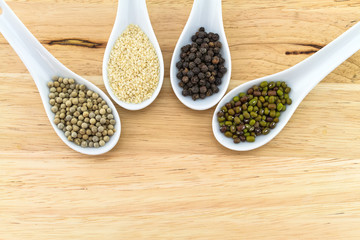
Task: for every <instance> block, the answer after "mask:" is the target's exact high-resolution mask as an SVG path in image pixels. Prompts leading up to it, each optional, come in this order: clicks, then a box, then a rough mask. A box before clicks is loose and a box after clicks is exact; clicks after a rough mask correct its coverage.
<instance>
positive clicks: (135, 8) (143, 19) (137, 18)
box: [102, 0, 164, 110]
mask: <svg viewBox="0 0 360 240" xmlns="http://www.w3.org/2000/svg"><path fill="white" fill-rule="evenodd" d="M130 24H135V25H138V26H139V27H140V28H141V30H142V31H143V32H144V33H145V34H146V35H147V36H148V38H149V40H150V42H151V43H152V45H153V46H154V48H155V51H156V54H157V56H158V59H159V64H160V74H159V83H158V86H157V88H156V89H155V91H154V93H153V95H152V96H151V97H150V98H149V99H147V100H145V101H143V102H141V103H137V104H134V103H127V102H124V101H121V100H120V99H119V98H117V97H116V96H115V94H114V93H113V90H112V89H111V87H110V84H109V79H108V72H107V66H108V63H109V58H110V53H111V50H112V48H113V46H114V44H115V42H116V40H117V39H118V38H119V36H120V35H121V34H122V33H123V31H124V30H125V29H126V28H127V26H129V25H130ZM102 70H103V79H104V84H105V87H106V90H107V91H108V93H109V94H110V96H111V98H112V99H113V100H114V101H115V102H116V103H117V104H119V105H120V106H121V107H123V108H125V109H128V110H140V109H143V108H145V107H147V106H149V105H150V104H151V103H152V102H153V101H154V100H155V99H156V97H157V96H158V95H159V93H160V90H161V87H162V84H163V81H164V60H163V56H162V53H161V49H160V46H159V43H158V41H157V39H156V36H155V33H154V30H153V28H152V25H151V21H150V18H149V14H148V11H147V8H146V0H119V2H118V10H117V15H116V19H115V24H114V27H113V30H112V32H111V35H110V38H109V41H108V44H107V46H106V49H105V54H104V59H103V69H102Z"/></svg>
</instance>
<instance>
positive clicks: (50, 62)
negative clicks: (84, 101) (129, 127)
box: [0, 0, 121, 155]
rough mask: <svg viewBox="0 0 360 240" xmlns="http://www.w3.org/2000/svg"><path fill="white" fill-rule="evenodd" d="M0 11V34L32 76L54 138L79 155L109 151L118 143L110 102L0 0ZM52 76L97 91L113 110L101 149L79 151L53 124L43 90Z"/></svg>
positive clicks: (78, 147)
mask: <svg viewBox="0 0 360 240" xmlns="http://www.w3.org/2000/svg"><path fill="white" fill-rule="evenodd" d="M0 8H1V9H2V14H1V15H0V32H1V33H2V34H3V35H4V37H5V38H6V40H7V41H8V42H9V43H10V45H11V46H12V47H13V49H14V50H15V51H16V53H17V54H18V55H19V57H20V58H21V60H22V61H23V63H24V64H25V66H26V67H27V69H28V70H29V72H30V74H31V76H32V77H33V79H34V81H35V83H36V86H37V88H38V90H39V93H40V96H41V100H42V102H43V104H44V107H45V111H46V114H47V116H48V118H49V120H50V123H51V125H52V126H53V128H54V130H55V132H56V133H57V135H58V136H59V137H60V138H61V140H63V142H64V143H65V144H66V145H68V146H69V147H70V148H72V149H74V150H75V151H77V152H80V153H83V154H88V155H98V154H103V153H106V152H108V151H110V150H111V149H112V148H113V147H114V146H115V145H116V143H117V142H118V140H119V137H120V132H121V123H120V118H119V114H118V113H117V111H116V108H115V106H114V104H113V103H112V102H111V100H110V99H109V98H108V97H107V96H106V94H105V93H104V92H103V91H101V90H100V89H99V88H97V87H96V86H95V85H94V84H92V83H90V82H89V81H87V80H85V79H84V78H82V77H80V76H79V75H77V74H75V73H73V72H72V71H70V70H69V69H67V68H66V67H65V66H64V65H62V64H61V63H60V62H59V61H58V60H57V59H56V58H54V57H53V56H52V55H51V54H50V53H49V52H48V51H47V50H46V49H45V48H44V47H43V46H42V45H41V44H40V43H39V41H38V40H37V39H36V38H35V37H34V36H33V35H32V34H31V33H30V31H29V30H28V29H27V28H26V27H25V26H24V24H23V23H22V22H21V21H20V20H19V18H17V16H16V15H15V13H14V12H13V11H12V10H11V9H10V8H9V6H8V5H7V4H6V3H5V1H4V0H0ZM0 12H1V11H0ZM53 76H62V77H68V78H73V79H75V80H76V82H77V83H79V84H84V85H85V86H86V87H87V88H88V89H90V90H93V91H94V92H97V93H98V94H99V95H100V96H101V97H102V98H103V99H104V100H105V101H106V102H107V104H108V105H109V107H110V108H111V109H112V110H113V115H114V118H115V120H116V125H115V128H116V132H115V134H114V135H113V136H112V137H111V138H110V141H109V142H108V143H106V144H105V146H103V147H100V148H82V147H80V146H77V145H76V144H75V143H73V142H70V141H68V140H67V138H66V137H65V134H64V132H63V131H61V130H60V129H58V128H57V126H56V125H55V124H54V121H53V120H54V113H53V112H52V111H51V105H50V104H49V97H48V95H49V93H50V91H49V89H48V87H47V82H48V81H50V80H51V79H52V77H53ZM24 99H25V98H24ZM28 111H29V113H31V111H32V110H31V109H28Z"/></svg>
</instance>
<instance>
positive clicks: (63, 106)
mask: <svg viewBox="0 0 360 240" xmlns="http://www.w3.org/2000/svg"><path fill="white" fill-rule="evenodd" d="M48 87H49V89H50V93H49V99H50V100H49V103H50V105H51V106H52V107H51V111H52V112H53V113H54V114H55V116H54V123H55V124H56V126H57V127H58V128H59V129H60V130H62V131H63V132H64V134H65V136H66V137H67V139H68V140H69V141H70V142H74V143H75V144H76V145H78V146H81V147H83V148H86V147H102V146H104V145H105V144H106V143H107V142H108V141H109V140H110V136H112V135H113V134H114V133H115V131H116V130H115V128H114V126H115V124H116V121H115V120H114V116H113V115H112V110H111V108H110V107H109V106H108V105H107V104H106V102H105V101H104V100H103V99H102V98H101V97H100V96H99V94H98V93H96V92H94V91H91V90H89V89H87V88H86V86H85V85H80V84H77V83H76V82H75V80H74V79H71V78H70V79H69V78H62V77H54V78H53V81H49V82H48ZM51 89H52V91H51ZM54 89H55V90H54ZM98 142H99V143H98ZM95 143H96V144H95Z"/></svg>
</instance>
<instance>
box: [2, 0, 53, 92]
mask: <svg viewBox="0 0 360 240" xmlns="http://www.w3.org/2000/svg"><path fill="white" fill-rule="evenodd" d="M0 8H1V9H2V14H1V15H0V32H1V33H2V35H3V36H4V37H5V39H6V40H7V41H8V42H9V43H10V45H11V47H12V48H13V49H14V50H15V52H16V53H17V55H18V56H19V57H20V59H21V60H22V61H23V63H24V64H25V66H26V68H27V69H28V70H29V72H30V74H31V76H32V77H33V79H34V81H35V83H36V85H37V86H38V87H39V85H40V84H41V83H43V82H39V81H40V79H44V81H45V80H46V81H47V80H49V77H51V76H49V72H50V71H49V70H50V68H53V72H56V70H54V69H55V68H54V67H53V66H54V64H53V63H54V62H56V61H57V60H56V59H55V58H54V57H53V56H52V55H51V54H50V53H49V52H48V51H47V50H46V49H45V48H44V47H43V46H42V45H41V44H40V43H39V41H38V40H37V39H36V38H35V37H34V36H33V35H32V34H31V33H30V31H29V30H28V29H27V28H26V27H25V25H24V24H23V23H22V22H21V21H20V19H19V18H18V17H17V16H16V15H15V13H14V12H13V11H12V10H11V8H10V7H9V6H8V5H7V4H6V3H5V1H4V0H0ZM46 68H48V69H46Z"/></svg>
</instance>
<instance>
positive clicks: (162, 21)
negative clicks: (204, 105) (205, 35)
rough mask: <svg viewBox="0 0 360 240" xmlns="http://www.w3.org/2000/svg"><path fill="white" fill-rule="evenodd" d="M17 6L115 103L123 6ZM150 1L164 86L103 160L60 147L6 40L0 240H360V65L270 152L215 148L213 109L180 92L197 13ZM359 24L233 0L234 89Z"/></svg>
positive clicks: (343, 15)
mask: <svg viewBox="0 0 360 240" xmlns="http://www.w3.org/2000/svg"><path fill="white" fill-rule="evenodd" d="M7 2H8V3H9V5H10V7H12V8H13V10H14V11H15V13H16V14H17V15H18V16H19V17H20V19H21V20H22V21H23V22H24V23H25V25H26V26H27V27H28V28H29V29H30V31H31V32H32V33H33V34H34V35H35V36H36V37H37V38H38V39H39V40H40V41H41V42H42V43H43V44H44V45H45V47H46V48H47V49H48V50H49V51H50V52H51V53H52V54H53V55H54V56H55V57H57V58H58V59H59V60H60V61H61V62H63V63H64V64H65V65H66V66H68V67H69V68H70V69H71V70H73V71H75V72H76V73H78V74H80V75H82V76H84V77H85V78H86V79H88V80H90V81H91V82H93V83H95V84H96V85H97V86H99V87H100V88H101V89H102V90H105V88H104V85H103V82H102V77H101V64H102V58H103V54H104V50H105V46H106V42H107V39H108V37H109V34H110V32H111V28H112V25H113V22H114V18H115V11H114V10H115V9H116V1H115V0H31V1H29V0H16V1H15V0H13V1H7ZM147 2H148V9H149V13H150V18H151V20H152V24H153V27H154V30H155V32H156V35H157V37H158V40H159V43H160V46H161V48H162V50H163V55H164V61H165V81H164V86H163V88H162V90H161V93H160V95H159V97H158V98H157V100H156V101H155V102H154V103H153V104H152V105H151V106H150V107H148V108H147V109H144V110H141V111H137V112H130V111H126V110H124V109H121V108H118V111H119V114H120V117H121V120H122V125H123V131H122V135H121V139H120V141H119V143H118V145H117V146H116V147H115V149H114V150H113V151H111V152H109V153H107V154H105V155H102V156H98V157H90V156H84V155H81V154H78V153H76V152H74V151H73V150H71V149H69V148H68V147H66V146H65V144H63V143H62V142H61V140H60V139H59V138H58V137H57V136H56V134H55V132H54V131H53V129H52V128H51V127H50V126H49V122H48V119H47V117H46V115H45V112H44V109H43V106H42V103H41V101H40V97H39V95H38V93H37V89H36V86H35V84H34V82H33V81H32V79H31V77H30V75H29V74H28V72H27V70H26V68H25V67H24V65H23V64H22V63H21V61H20V59H19V58H18V57H17V56H16V54H15V52H14V51H13V50H12V49H11V47H10V46H9V45H8V44H7V42H6V41H5V39H4V38H3V37H0V83H1V84H0V239H1V240H10V239H11V240H12V239H21V240H27V239H29V240H30V239H34V240H35V239H36V240H40V239H46V240H49V239H87V240H92V239H96V240H98V239H109V240H110V239H276V240H278V239H334V240H335V239H336V240H339V239H346V240H348V239H360V230H359V225H360V188H359V184H360V148H359V145H360V128H359V123H360V122H359V119H360V111H359V109H360V94H359V91H360V54H359V53H356V54H355V55H354V56H353V57H351V58H350V59H349V60H347V61H346V62H345V63H343V64H342V65H341V66H339V67H338V68H337V69H336V70H335V71H334V72H333V73H331V74H330V75H329V76H328V77H326V78H325V79H324V80H323V81H322V82H321V83H320V84H319V85H318V86H317V87H316V88H315V89H314V90H313V91H312V92H311V93H310V94H309V95H308V96H307V97H306V98H305V100H304V102H303V103H302V104H301V105H300V107H299V108H298V110H297V111H296V113H295V114H294V116H293V118H292V119H291V121H290V122H289V123H288V125H287V126H286V128H284V130H283V131H282V132H281V133H280V134H279V135H278V136H277V137H276V138H275V139H274V140H273V141H271V142H270V143H269V144H267V145H266V146H264V147H262V148H259V149H256V150H253V151H250V152H241V153H239V152H233V151H230V150H227V149H225V148H223V147H222V146H220V145H219V144H218V143H217V142H216V140H215V139H214V137H213V135H212V132H211V120H210V119H211V115H212V113H213V110H214V109H210V110H207V111H202V112H196V111H192V110H190V109H188V108H186V107H184V106H183V105H182V104H181V103H180V102H179V101H178V99H177V98H176V97H175V95H174V93H173V91H172V89H171V86H170V82H169V65H170V59H171V56H172V51H173V49H174V46H175V44H176V41H177V38H178V37H179V35H180V33H181V31H182V28H183V26H184V24H185V22H186V20H187V17H188V15H189V13H190V10H191V6H192V1H190V0H176V1H175V0H168V1H165V0H149V1H147ZM359 11H360V3H359V1H355V0H349V1H330V0H329V1H328V0H321V1H310V0H303V1H290V0H287V1H280V0H276V1H275V0H252V1H250V0H234V1H232V0H231V1H230V0H224V1H223V12H224V25H225V30H226V33H227V36H228V40H229V45H230V48H231V55H232V61H233V74H232V80H231V83H230V86H229V90H230V89H232V88H234V87H235V86H237V85H239V84H241V83H243V82H246V81H249V80H251V79H254V78H258V77H261V76H265V75H268V74H273V73H276V72H278V71H281V70H284V69H286V68H288V67H290V66H292V65H294V64H296V63H298V62H300V61H301V60H303V59H305V58H306V57H308V56H309V55H310V54H312V53H313V52H316V51H318V49H320V48H321V47H323V46H325V45H326V44H327V43H329V42H330V41H331V40H333V39H334V38H336V37H337V36H339V35H340V34H341V33H343V32H344V31H346V30H347V29H348V28H350V27H351V26H352V25H353V24H355V23H356V22H358V21H359V20H360V17H359ZM64 40H68V41H69V40H70V42H75V43H77V44H72V45H71V44H70V45H63V44H61V43H63V41H64ZM72 40H75V41H72ZM83 41H88V42H83ZM83 43H87V44H83ZM92 45H94V46H96V47H91V46H92Z"/></svg>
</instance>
